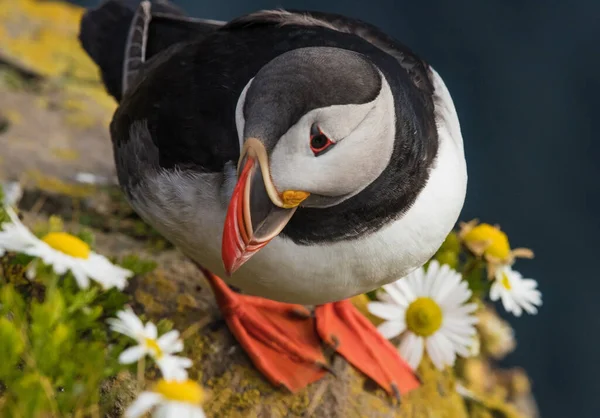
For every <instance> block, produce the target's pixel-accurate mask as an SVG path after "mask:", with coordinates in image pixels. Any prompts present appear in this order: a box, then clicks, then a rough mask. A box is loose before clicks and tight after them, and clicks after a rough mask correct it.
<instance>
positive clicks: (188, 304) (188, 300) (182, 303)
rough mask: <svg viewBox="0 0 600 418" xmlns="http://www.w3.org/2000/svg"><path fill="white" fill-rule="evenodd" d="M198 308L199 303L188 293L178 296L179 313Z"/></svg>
mask: <svg viewBox="0 0 600 418" xmlns="http://www.w3.org/2000/svg"><path fill="white" fill-rule="evenodd" d="M196 308H198V301H197V300H196V299H195V298H194V297H193V296H191V295H188V294H187V293H184V294H181V295H179V296H177V312H184V311H187V310H188V309H196Z"/></svg>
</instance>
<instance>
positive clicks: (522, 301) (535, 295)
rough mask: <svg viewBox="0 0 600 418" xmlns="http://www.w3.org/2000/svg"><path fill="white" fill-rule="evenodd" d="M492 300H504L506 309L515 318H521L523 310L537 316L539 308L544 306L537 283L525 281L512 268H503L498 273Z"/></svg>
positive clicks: (492, 289)
mask: <svg viewBox="0 0 600 418" xmlns="http://www.w3.org/2000/svg"><path fill="white" fill-rule="evenodd" d="M490 299H491V300H493V301H497V300H498V299H502V305H503V306H504V309H506V310H507V311H508V312H512V313H513V314H514V315H515V316H521V314H522V313H523V310H525V312H527V313H529V314H536V313H537V307H538V306H541V305H542V293H541V292H540V291H539V290H538V289H537V282H536V281H535V280H533V279H524V278H523V276H522V275H521V273H519V272H517V271H514V270H513V269H512V268H511V267H510V266H503V267H502V268H500V269H498V270H497V271H496V274H495V280H494V283H493V284H492V288H491V289H490Z"/></svg>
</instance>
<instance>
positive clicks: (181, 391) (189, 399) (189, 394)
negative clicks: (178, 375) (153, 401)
mask: <svg viewBox="0 0 600 418" xmlns="http://www.w3.org/2000/svg"><path fill="white" fill-rule="evenodd" d="M154 392H156V393H160V394H161V395H162V396H164V397H165V398H167V399H168V400H171V401H179V402H186V403H191V404H195V405H199V404H201V403H202V401H203V400H204V390H203V389H202V388H201V387H200V385H199V384H198V383H196V382H194V381H193V380H184V381H182V382H179V381H176V380H169V381H167V380H163V379H161V380H159V381H158V383H157V384H156V386H154Z"/></svg>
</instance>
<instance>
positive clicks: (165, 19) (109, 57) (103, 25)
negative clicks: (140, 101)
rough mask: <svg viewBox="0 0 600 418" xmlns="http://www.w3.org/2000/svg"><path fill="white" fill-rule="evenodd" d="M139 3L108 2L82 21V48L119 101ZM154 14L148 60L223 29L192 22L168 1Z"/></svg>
mask: <svg viewBox="0 0 600 418" xmlns="http://www.w3.org/2000/svg"><path fill="white" fill-rule="evenodd" d="M139 3H140V2H139V0H105V1H104V2H102V3H101V4H100V5H99V6H98V7H96V8H94V9H90V10H88V11H87V12H86V13H85V14H84V16H83V18H82V20H81V25H80V32H79V40H80V42H81V45H82V46H83V48H84V49H85V51H86V52H87V53H88V55H89V56H90V57H91V58H92V59H93V60H94V62H96V64H97V65H98V67H99V68H100V71H101V74H102V80H103V82H104V84H105V86H106V89H107V91H108V92H109V94H110V95H111V96H113V97H114V98H115V99H116V100H117V101H120V100H121V97H122V89H123V83H122V81H123V68H124V60H125V52H126V50H127V41H128V39H129V33H130V28H131V24H132V20H133V19H134V16H135V11H136V9H137V8H138V5H139ZM151 11H152V20H151V22H150V25H149V27H148V32H147V36H148V39H147V45H146V53H145V57H144V59H145V60H149V59H150V58H152V57H153V56H155V55H156V54H158V53H159V52H161V51H163V50H165V49H167V48H168V47H170V46H171V45H173V44H176V43H178V42H183V41H187V40H190V39H194V38H196V37H202V36H206V35H208V34H209V33H211V32H213V31H214V30H215V29H217V28H219V27H220V26H221V25H222V23H221V22H217V21H210V20H203V19H191V18H188V17H187V16H185V15H184V14H183V12H182V11H181V10H180V9H179V8H178V7H175V6H174V5H172V4H170V3H169V2H167V1H161V2H155V3H152V7H151Z"/></svg>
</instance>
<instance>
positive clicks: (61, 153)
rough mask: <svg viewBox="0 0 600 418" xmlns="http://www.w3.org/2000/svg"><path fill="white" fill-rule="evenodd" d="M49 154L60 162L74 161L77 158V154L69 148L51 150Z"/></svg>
mask: <svg viewBox="0 0 600 418" xmlns="http://www.w3.org/2000/svg"><path fill="white" fill-rule="evenodd" d="M50 152H52V154H54V155H55V156H56V157H58V158H59V159H61V160H64V161H75V160H77V159H78V158H79V153H78V152H77V151H75V150H74V149H69V148H53V149H52V150H51V151H50Z"/></svg>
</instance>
